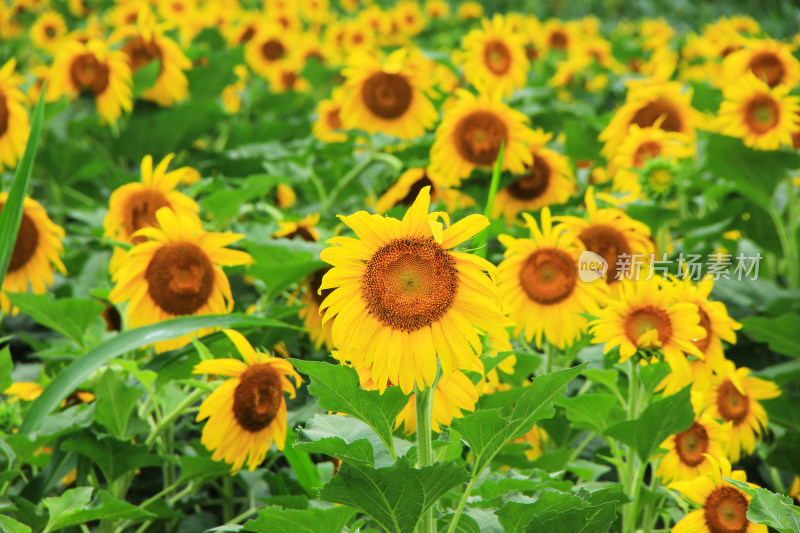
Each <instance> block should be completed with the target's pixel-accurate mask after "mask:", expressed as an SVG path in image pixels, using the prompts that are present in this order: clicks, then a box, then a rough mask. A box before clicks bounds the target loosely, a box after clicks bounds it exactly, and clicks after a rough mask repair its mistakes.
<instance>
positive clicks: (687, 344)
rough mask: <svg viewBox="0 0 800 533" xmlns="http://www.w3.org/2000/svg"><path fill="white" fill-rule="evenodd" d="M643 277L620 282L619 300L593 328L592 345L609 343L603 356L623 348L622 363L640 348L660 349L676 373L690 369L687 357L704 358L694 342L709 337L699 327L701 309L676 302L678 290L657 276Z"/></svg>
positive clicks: (689, 304)
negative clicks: (662, 281) (687, 355)
mask: <svg viewBox="0 0 800 533" xmlns="http://www.w3.org/2000/svg"><path fill="white" fill-rule="evenodd" d="M641 276H642V279H638V280H637V279H624V280H622V281H621V282H620V287H619V291H618V293H617V299H615V300H610V301H609V302H608V304H607V307H605V308H604V309H601V310H600V312H599V313H597V317H598V318H597V319H596V320H593V321H592V322H591V324H590V325H591V333H592V335H594V338H593V339H592V342H593V343H595V344H603V343H605V347H604V349H603V353H608V352H609V351H611V350H612V349H613V348H615V347H619V355H620V363H624V362H625V361H627V360H628V358H630V357H631V356H632V355H634V354H635V353H636V351H637V350H638V349H640V348H645V349H656V348H660V349H661V351H662V352H663V353H664V359H665V360H666V361H667V362H668V363H669V366H670V368H672V369H676V368H682V367H685V366H688V362H687V361H686V356H685V355H684V354H689V355H694V356H696V357H701V358H702V357H703V353H702V352H701V351H700V350H699V349H698V348H697V346H695V344H694V342H693V341H694V340H695V339H702V338H703V337H705V334H706V332H705V330H704V329H703V328H702V327H701V326H700V325H699V321H700V315H699V314H698V311H697V306H696V305H695V304H693V303H689V302H676V301H675V297H674V289H673V288H672V287H671V286H670V285H668V284H664V283H660V281H661V280H660V279H659V278H657V277H656V276H654V277H652V278H650V279H645V278H646V276H645V275H644V273H642V274H641Z"/></svg>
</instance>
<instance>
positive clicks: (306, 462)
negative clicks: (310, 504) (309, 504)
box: [283, 433, 322, 496]
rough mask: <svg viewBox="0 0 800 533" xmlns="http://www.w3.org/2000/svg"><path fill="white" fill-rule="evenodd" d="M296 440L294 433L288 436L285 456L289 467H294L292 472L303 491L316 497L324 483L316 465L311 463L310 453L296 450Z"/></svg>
mask: <svg viewBox="0 0 800 533" xmlns="http://www.w3.org/2000/svg"><path fill="white" fill-rule="evenodd" d="M296 438H297V436H296V435H295V434H294V433H292V434H289V435H287V437H286V446H284V448H283V456H284V457H286V460H287V461H288V462H289V466H291V467H292V471H293V472H294V474H295V475H296V476H297V481H298V482H299V483H300V486H301V487H303V490H305V491H306V493H307V494H308V495H309V496H314V495H315V493H316V489H317V488H318V487H321V486H322V481H320V479H319V474H318V473H317V469H316V467H315V466H314V463H312V462H311V458H310V457H309V456H308V453H307V452H305V451H304V450H300V449H297V448H295V446H294V442H295V439H296Z"/></svg>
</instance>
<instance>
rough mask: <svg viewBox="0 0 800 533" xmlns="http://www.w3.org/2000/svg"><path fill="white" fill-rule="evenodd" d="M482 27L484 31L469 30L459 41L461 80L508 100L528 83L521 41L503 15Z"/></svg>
mask: <svg viewBox="0 0 800 533" xmlns="http://www.w3.org/2000/svg"><path fill="white" fill-rule="evenodd" d="M482 24H483V29H474V30H472V31H471V32H469V33H468V34H467V35H466V36H465V37H464V38H463V40H462V41H461V48H463V52H459V54H458V55H459V56H460V62H461V63H462V64H463V68H464V76H465V77H466V78H467V81H468V82H470V83H471V84H472V85H474V86H475V87H477V88H479V89H480V90H481V91H487V90H491V91H499V92H500V93H502V94H503V95H504V96H505V97H506V98H509V97H511V94H512V93H513V92H514V89H519V88H521V87H524V86H525V83H526V82H527V80H528V70H529V69H530V63H528V58H527V56H526V55H525V46H524V39H523V37H522V35H521V34H520V33H515V32H512V31H511V29H510V28H509V21H508V19H506V18H505V17H503V15H495V16H494V18H493V19H492V20H491V21H489V20H488V19H484V20H483V21H482Z"/></svg>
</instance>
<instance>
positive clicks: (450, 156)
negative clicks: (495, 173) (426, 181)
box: [430, 89, 536, 184]
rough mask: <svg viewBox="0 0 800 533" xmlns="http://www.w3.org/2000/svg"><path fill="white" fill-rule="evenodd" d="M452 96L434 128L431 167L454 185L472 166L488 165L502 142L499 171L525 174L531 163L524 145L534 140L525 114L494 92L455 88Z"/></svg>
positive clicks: (493, 160) (492, 162)
mask: <svg viewBox="0 0 800 533" xmlns="http://www.w3.org/2000/svg"><path fill="white" fill-rule="evenodd" d="M456 98H457V99H456V101H455V102H454V103H453V105H452V106H451V107H450V108H448V110H447V112H446V113H445V115H444V118H443V119H442V123H441V124H440V125H439V127H438V128H437V130H436V141H435V142H434V143H433V147H432V148H431V165H430V166H431V169H432V170H433V171H434V172H436V173H438V174H439V175H441V176H442V178H443V179H444V180H446V181H447V183H451V184H457V183H458V182H459V181H460V180H461V179H462V178H466V177H468V176H469V175H470V173H471V172H472V170H473V169H475V168H476V167H480V168H486V169H488V168H491V167H492V165H494V163H495V161H496V160H497V155H498V154H499V153H500V145H501V144H503V145H504V146H505V148H504V151H503V170H509V171H511V172H513V173H515V174H523V173H525V169H526V166H529V165H531V164H532V163H533V156H532V154H531V152H530V150H529V149H528V145H529V144H531V143H532V142H534V141H535V140H536V136H535V134H534V132H533V130H531V129H530V128H529V127H528V126H527V123H528V117H526V116H525V115H523V114H522V113H520V112H519V111H515V110H513V109H511V108H510V107H508V106H507V105H506V104H504V103H503V102H502V101H500V99H499V94H498V93H496V94H495V95H494V96H490V95H488V94H481V95H479V96H475V95H473V94H472V93H470V92H469V91H466V90H464V89H458V90H457V91H456Z"/></svg>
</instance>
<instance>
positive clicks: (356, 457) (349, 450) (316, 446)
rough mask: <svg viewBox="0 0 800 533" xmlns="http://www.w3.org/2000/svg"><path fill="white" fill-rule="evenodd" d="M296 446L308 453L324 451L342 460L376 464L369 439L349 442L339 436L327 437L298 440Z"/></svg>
mask: <svg viewBox="0 0 800 533" xmlns="http://www.w3.org/2000/svg"><path fill="white" fill-rule="evenodd" d="M295 447H296V448H298V449H300V450H303V451H304V452H307V453H324V454H325V455H330V456H331V457H336V458H337V459H340V460H342V461H349V462H351V463H356V464H361V465H363V466H370V467H371V466H374V465H375V458H374V456H373V453H372V444H370V442H369V441H368V440H367V439H358V440H356V441H353V442H351V443H348V442H346V441H345V440H344V439H340V438H339V437H325V438H323V439H320V440H318V441H312V442H297V443H296V444H295Z"/></svg>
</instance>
